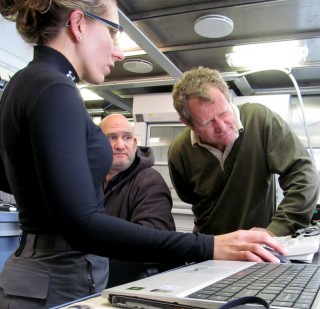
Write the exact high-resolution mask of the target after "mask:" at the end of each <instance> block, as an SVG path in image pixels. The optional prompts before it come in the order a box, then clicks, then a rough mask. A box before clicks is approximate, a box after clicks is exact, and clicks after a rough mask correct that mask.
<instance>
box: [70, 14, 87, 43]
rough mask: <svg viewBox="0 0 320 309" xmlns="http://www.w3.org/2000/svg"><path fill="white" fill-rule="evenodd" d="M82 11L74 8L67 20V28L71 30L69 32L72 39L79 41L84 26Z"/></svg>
mask: <svg viewBox="0 0 320 309" xmlns="http://www.w3.org/2000/svg"><path fill="white" fill-rule="evenodd" d="M84 19H85V16H84V13H83V12H82V11H81V10H74V11H73V12H72V13H71V15H70V19H69V22H68V25H69V28H70V30H71V34H72V36H73V37H74V39H75V40H76V41H78V42H80V41H81V38H82V34H83V27H84Z"/></svg>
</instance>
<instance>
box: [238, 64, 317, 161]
mask: <svg viewBox="0 0 320 309" xmlns="http://www.w3.org/2000/svg"><path fill="white" fill-rule="evenodd" d="M271 70H277V71H281V72H283V73H285V74H286V75H288V76H289V78H290V79H291V81H292V83H293V86H294V88H295V90H296V93H297V96H298V101H299V104H300V108H301V113H302V120H303V121H302V122H303V126H304V129H305V132H306V136H307V142H308V146H309V149H310V156H311V159H312V161H313V163H314V165H316V160H315V157H314V152H313V148H312V145H311V140H310V134H309V130H308V126H307V121H306V116H305V114H304V105H303V100H302V96H301V91H300V89H299V86H298V83H297V81H296V79H295V78H294V76H293V75H292V73H291V72H290V70H288V69H280V68H274V69H263V70H252V71H247V72H244V73H241V75H242V76H245V75H250V74H254V73H258V72H263V71H271Z"/></svg>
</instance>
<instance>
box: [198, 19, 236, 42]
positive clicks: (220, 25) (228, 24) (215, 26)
mask: <svg viewBox="0 0 320 309" xmlns="http://www.w3.org/2000/svg"><path fill="white" fill-rule="evenodd" d="M194 31H195V32H196V33H198V34H199V35H201V36H204V37H207V38H221V37H224V36H226V35H228V34H230V33H231V32H232V31H233V21H232V20H231V19H230V18H229V17H226V16H222V15H205V16H202V17H200V18H198V19H197V20H196V21H195V23H194Z"/></svg>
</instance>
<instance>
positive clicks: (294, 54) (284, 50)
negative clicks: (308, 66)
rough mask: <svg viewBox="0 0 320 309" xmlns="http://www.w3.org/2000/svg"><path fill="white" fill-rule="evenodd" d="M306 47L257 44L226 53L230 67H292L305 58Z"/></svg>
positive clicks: (306, 53)
mask: <svg viewBox="0 0 320 309" xmlns="http://www.w3.org/2000/svg"><path fill="white" fill-rule="evenodd" d="M307 55H308V48H307V47H305V46H303V47H301V46H292V45H290V44H288V45H285V44H279V45H277V44H276V43H275V44H259V45H256V46H252V45H251V46H249V47H247V48H242V49H239V50H238V51H235V52H233V53H229V54H226V61H227V63H228V65H229V66H230V67H245V68H292V67H293V66H296V65H298V64H300V63H302V62H304V61H305V60H306V57H307Z"/></svg>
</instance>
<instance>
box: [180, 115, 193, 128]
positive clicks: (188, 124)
mask: <svg viewBox="0 0 320 309" xmlns="http://www.w3.org/2000/svg"><path fill="white" fill-rule="evenodd" d="M179 120H180V122H181V123H183V124H184V125H185V126H187V127H189V128H190V129H192V125H191V124H190V123H187V122H186V121H185V120H184V119H182V118H181V117H179Z"/></svg>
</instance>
